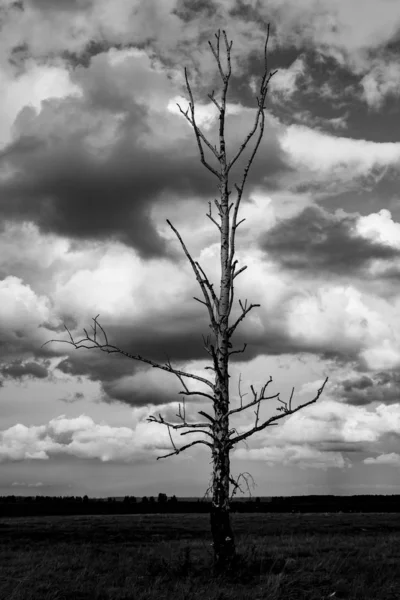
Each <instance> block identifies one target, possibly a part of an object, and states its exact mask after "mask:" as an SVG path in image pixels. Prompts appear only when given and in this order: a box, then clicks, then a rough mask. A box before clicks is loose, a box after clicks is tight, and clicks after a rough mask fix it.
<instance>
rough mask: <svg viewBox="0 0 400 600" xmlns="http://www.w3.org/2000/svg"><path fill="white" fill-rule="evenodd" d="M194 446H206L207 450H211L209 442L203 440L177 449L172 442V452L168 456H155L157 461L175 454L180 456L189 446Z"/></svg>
mask: <svg viewBox="0 0 400 600" xmlns="http://www.w3.org/2000/svg"><path fill="white" fill-rule="evenodd" d="M171 441H172V438H171ZM196 444H204V445H205V446H208V448H210V449H211V450H212V444H210V442H206V441H204V440H196V441H194V442H191V443H190V444H186V446H182V448H177V447H176V446H175V444H174V443H173V442H172V445H173V447H174V451H173V452H170V453H169V454H164V455H163V456H157V460H160V459H161V458H168V457H169V456H174V455H175V454H180V453H181V452H183V451H184V450H187V448H190V447H191V446H195V445H196Z"/></svg>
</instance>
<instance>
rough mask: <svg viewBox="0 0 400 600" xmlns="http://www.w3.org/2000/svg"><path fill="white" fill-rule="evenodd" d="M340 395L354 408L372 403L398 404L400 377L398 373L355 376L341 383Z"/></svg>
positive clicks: (338, 389)
mask: <svg viewBox="0 0 400 600" xmlns="http://www.w3.org/2000/svg"><path fill="white" fill-rule="evenodd" d="M337 391H338V393H339V394H340V395H341V396H342V398H343V399H344V400H345V401H346V402H347V403H348V404H353V405H354V406H364V405H366V404H369V403H371V402H382V403H385V404H393V403H397V402H398V399H399V397H400V376H399V374H398V373H397V371H389V370H388V371H381V372H376V373H364V374H362V375H360V374H354V376H353V377H350V378H347V379H345V380H344V381H341V382H340V383H339V384H338V386H337Z"/></svg>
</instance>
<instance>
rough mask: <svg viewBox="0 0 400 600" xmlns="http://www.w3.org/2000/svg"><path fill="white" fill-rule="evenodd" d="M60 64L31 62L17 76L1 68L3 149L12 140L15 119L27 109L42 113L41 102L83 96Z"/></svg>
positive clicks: (60, 62)
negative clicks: (29, 107) (28, 107)
mask: <svg viewBox="0 0 400 600" xmlns="http://www.w3.org/2000/svg"><path fill="white" fill-rule="evenodd" d="M58 62H59V64H56V65H41V64H37V63H35V62H34V61H33V60H30V61H28V62H27V63H26V64H25V68H24V71H23V73H21V74H20V75H17V76H15V77H13V75H12V74H11V73H7V72H6V71H5V70H3V71H2V70H1V68H0V94H1V98H2V101H1V103H0V147H1V146H4V145H6V144H7V143H8V142H9V141H10V140H11V137H12V125H13V123H14V120H15V118H16V117H17V115H18V113H19V112H20V111H21V110H22V109H23V108H24V107H25V106H31V107H33V108H35V109H36V110H40V109H41V106H42V102H43V101H44V100H47V99H49V98H65V97H67V96H77V95H80V91H79V88H78V86H76V85H75V84H74V83H72V81H71V78H70V72H69V71H68V70H67V68H66V67H65V66H64V65H63V63H62V61H58Z"/></svg>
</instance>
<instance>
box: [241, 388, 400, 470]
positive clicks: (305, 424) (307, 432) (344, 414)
mask: <svg viewBox="0 0 400 600" xmlns="http://www.w3.org/2000/svg"><path fill="white" fill-rule="evenodd" d="M328 394H329V395H328V397H326V395H325V397H324V399H322V400H321V401H319V402H317V403H316V404H313V405H311V406H308V407H307V408H306V409H304V410H303V411H300V412H298V413H296V414H294V415H292V416H290V417H287V418H286V419H284V420H282V421H281V422H280V424H279V426H278V427H270V428H267V429H265V430H264V431H262V432H260V433H258V434H255V436H254V437H253V438H251V440H250V439H249V440H248V442H249V444H250V445H252V446H253V447H252V448H249V449H246V448H243V447H238V448H236V449H235V450H234V452H233V457H235V458H239V459H243V460H263V461H266V462H267V463H270V464H292V463H293V464H299V465H301V466H302V467H315V468H324V469H326V468H327V467H340V468H343V467H346V466H349V465H351V463H350V461H349V459H348V458H347V457H346V456H343V455H342V453H345V454H347V453H348V452H368V451H370V449H371V448H372V447H373V445H374V444H376V443H377V442H381V441H383V440H384V439H385V438H386V437H387V436H388V434H390V433H396V432H398V431H399V427H400V420H399V415H400V413H399V410H398V409H399V404H398V403H397V404H392V405H391V406H385V405H384V404H380V405H378V406H377V407H376V408H375V409H374V410H367V409H366V408H365V407H364V406H349V405H346V404H343V403H341V402H337V401H335V400H332V399H331V398H330V392H328ZM237 429H238V432H239V433H242V432H244V431H246V430H248V429H249V426H240V425H239V426H238V427H237Z"/></svg>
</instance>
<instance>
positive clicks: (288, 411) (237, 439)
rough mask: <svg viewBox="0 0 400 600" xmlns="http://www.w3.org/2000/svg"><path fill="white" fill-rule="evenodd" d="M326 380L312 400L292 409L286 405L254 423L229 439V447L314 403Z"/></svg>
mask: <svg viewBox="0 0 400 600" xmlns="http://www.w3.org/2000/svg"><path fill="white" fill-rule="evenodd" d="M327 381H328V377H327V378H326V379H325V381H324V383H323V384H322V386H321V387H320V388H319V390H318V392H317V394H316V395H315V396H314V398H313V399H312V400H309V401H308V402H305V403H304V404H300V406H298V407H297V408H293V409H292V408H289V407H287V408H286V409H283V412H282V414H280V415H275V416H274V417H270V418H269V419H267V420H266V421H265V422H264V423H262V424H261V425H257V424H256V425H255V426H254V427H253V428H252V429H250V430H249V431H246V432H245V433H242V434H240V435H238V436H236V437H235V438H232V439H230V440H229V448H232V447H233V446H234V445H235V444H237V443H238V442H240V441H242V440H245V439H246V438H248V437H250V436H251V435H253V434H254V433H256V432H258V431H262V430H263V429H265V428H266V427H269V426H270V425H276V424H277V423H275V421H279V419H283V417H285V416H286V415H293V414H294V413H296V412H297V411H299V410H301V409H302V408H305V407H306V406H309V405H310V404H313V403H315V402H316V401H317V400H318V398H319V397H320V396H321V394H322V392H323V391H324V387H325V385H326V383H327ZM292 397H293V392H292V394H291V398H292ZM261 400H262V398H260V399H258V400H257V402H260V401H261ZM255 403H256V402H252V403H251V404H255ZM251 404H249V405H248V406H251ZM284 404H285V403H284ZM278 410H282V408H278ZM258 411H259V408H258V410H257V411H256V423H257V422H258ZM230 412H238V410H237V409H236V411H230Z"/></svg>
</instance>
